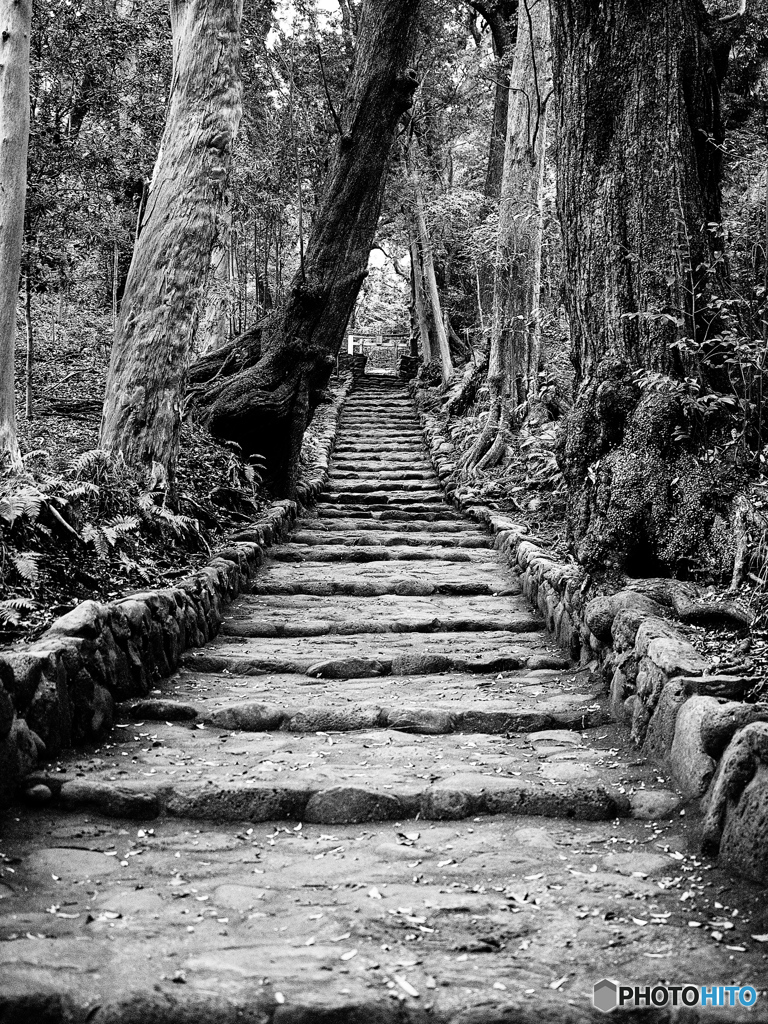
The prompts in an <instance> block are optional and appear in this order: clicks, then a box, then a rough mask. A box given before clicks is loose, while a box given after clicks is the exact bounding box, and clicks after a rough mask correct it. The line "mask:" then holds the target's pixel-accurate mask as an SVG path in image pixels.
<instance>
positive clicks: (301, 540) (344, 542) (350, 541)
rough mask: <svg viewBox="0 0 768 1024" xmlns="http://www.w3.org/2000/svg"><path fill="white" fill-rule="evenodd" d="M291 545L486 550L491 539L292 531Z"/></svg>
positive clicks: (458, 535)
mask: <svg viewBox="0 0 768 1024" xmlns="http://www.w3.org/2000/svg"><path fill="white" fill-rule="evenodd" d="M291 540H292V541H293V543H294V544H315V545H326V544H338V545H340V546H343V547H373V546H383V547H445V548H457V547H458V548H490V547H491V546H492V541H491V538H490V537H489V536H488V535H487V534H485V533H464V534H461V533H425V532H423V531H422V532H419V533H400V532H398V533H385V532H383V531H378V532H377V531H375V530H368V531H363V532H361V533H353V532H344V533H329V532H328V531H327V530H323V529H318V530H316V531H314V532H313V531H312V530H311V528H309V529H306V530H301V529H296V530H294V531H293V533H292V534H291Z"/></svg>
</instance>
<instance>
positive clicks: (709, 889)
mask: <svg viewBox="0 0 768 1024" xmlns="http://www.w3.org/2000/svg"><path fill="white" fill-rule="evenodd" d="M121 711H122V713H121V717H120V720H119V724H118V726H117V728H116V729H115V731H114V735H113V736H112V737H110V739H109V740H108V741H107V742H105V743H103V744H102V746H101V747H99V748H98V749H91V750H87V751H81V752H78V753H77V754H75V755H73V756H72V757H70V758H69V759H68V760H67V761H65V762H63V763H62V764H59V765H52V766H51V767H50V769H49V770H47V771H45V772H42V773H39V775H38V777H37V778H35V779H33V780H32V783H31V792H30V800H31V801H34V800H35V799H36V798H37V799H42V798H46V797H49V796H50V798H49V799H48V800H47V802H45V803H41V804H39V805H38V806H35V805H34V802H33V803H32V805H31V806H27V807H24V809H23V810H18V811H17V812H16V813H15V814H11V815H9V816H7V818H6V820H5V821H4V822H3V835H2V843H1V844H0V849H1V852H2V856H3V859H4V864H3V865H2V881H1V882H0V897H2V898H1V899H0V939H2V940H4V941H0V1022H2V1024H6V1022H7V1024H10V1022H13V1024H17V1022H18V1024H22V1022H23V1024H27V1022H33V1021H34V1022H37V1021H45V1022H52V1024H53V1022H57V1021H64V1020H67V1021H70V1020H71V1021H85V1020H86V1019H87V1020H89V1021H96V1022H97V1024H99V1022H104V1021H109V1022H112V1021H114V1022H117V1021H120V1022H129V1021H130V1022H134V1021H135V1022H137V1024H138V1022H142V1024H145V1022H152V1024H155V1022H161V1021H162V1022H165V1021H167V1022H184V1024H190V1022H193V1021H194V1022H196V1021H200V1022H203V1021H205V1022H211V1021H216V1022H228V1021H230V1020H231V1021H235V1020H237V1021H241V1020H248V1021H256V1020H258V1021H275V1022H277V1024H282V1022H288V1021H291V1022H295V1021H302V1022H303V1021H306V1022H310V1021H312V1022H314V1021H323V1022H328V1024H330V1022H334V1024H335V1022H337V1021H338V1022H342V1021H343V1022H350V1024H352V1022H355V1021H358V1020H361V1021H362V1019H363V1018H366V1019H369V1018H371V1015H373V1016H374V1018H375V1020H376V1021H377V1022H378V1021H381V1022H384V1021H390V1020H392V1021H404V1020H414V1021H415V1020H422V1018H423V1019H424V1020H435V1021H455V1022H457V1024H458V1022H459V1021H461V1022H469V1021H477V1022H480V1021H483V1022H485V1021H496V1020H498V1021H509V1022H511V1021H513V1020H514V1021H521V1022H525V1021H529V1020H530V1021H533V1020H537V1021H541V1020H542V1019H545V1020H551V1021H566V1022H567V1021H582V1020H591V1019H594V1015H595V1013H596V1011H594V1010H593V1009H592V1008H591V993H592V985H593V983H594V982H596V981H598V980H599V979H600V978H603V977H605V976H608V977H610V978H616V979H619V980H621V981H623V982H628V983H629V982H631V983H643V984H649V983H653V982H656V981H658V980H659V979H666V980H667V981H669V982H670V983H684V982H688V981H691V982H693V983H698V984H703V983H707V984H711V983H721V984H730V983H752V984H754V985H755V986H756V987H758V988H759V987H761V985H764V984H765V981H766V959H765V956H764V955H763V953H762V949H764V948H765V949H768V946H764V947H763V946H761V945H760V944H759V943H757V942H755V941H753V940H752V939H751V935H752V934H754V933H760V932H761V931H763V932H766V931H768V919H766V918H765V911H763V910H762V908H761V898H760V893H759V892H758V891H757V890H756V889H753V888H750V887H749V886H739V885H737V884H735V883H734V882H733V880H732V879H729V878H727V877H726V876H723V875H721V874H720V873H719V872H718V871H717V870H716V869H713V868H712V867H711V865H709V864H706V863H703V862H701V860H700V859H698V858H697V857H696V856H695V854H694V853H693V852H692V851H695V849H696V847H695V831H696V820H695V819H696V816H695V813H694V809H693V808H685V809H683V808H682V807H681V806H680V801H679V800H678V798H677V797H676V795H675V794H674V793H673V792H671V791H670V790H669V789H668V788H667V786H666V783H665V781H664V779H663V778H661V777H660V776H658V774H657V773H656V772H655V771H654V770H653V768H652V766H649V765H647V764H646V763H644V762H643V761H642V760H640V759H639V758H638V757H637V756H636V754H635V752H634V751H633V750H632V749H631V748H629V747H628V746H627V744H626V741H625V738H624V737H623V736H622V735H620V734H619V733H618V732H617V730H616V729H615V727H614V726H613V725H611V724H610V723H609V718H608V715H607V712H606V709H605V698H604V695H603V693H602V690H601V687H600V685H599V680H597V679H596V678H594V677H593V675H592V674H591V672H590V671H589V670H588V669H584V670H580V671H578V670H574V669H573V668H572V667H571V666H570V665H569V662H568V661H567V659H565V658H564V657H563V655H562V652H560V651H559V650H558V649H557V648H556V647H555V646H554V645H553V644H552V642H551V640H550V639H549V637H548V636H547V635H546V633H545V632H544V630H543V626H542V622H541V620H540V618H539V617H538V616H537V615H536V614H534V613H533V612H531V610H530V608H529V607H528V606H527V604H526V602H525V601H524V599H523V598H522V596H521V594H520V588H519V586H518V584H517V581H516V578H515V577H514V575H513V574H512V572H511V571H510V570H509V568H508V567H507V566H506V565H505V564H504V563H502V561H501V560H500V559H499V557H498V556H497V555H496V553H495V551H494V550H493V549H492V548H491V547H490V540H489V537H488V536H487V535H486V534H485V533H483V532H482V531H480V530H479V529H478V527H477V526H476V525H475V524H473V523H471V522H469V521H467V520H466V519H464V518H462V517H461V516H460V515H459V514H458V513H457V512H456V511H455V510H454V509H453V508H452V507H451V506H450V505H449V504H447V503H446V502H445V500H444V498H443V495H442V493H441V491H440V488H439V486H438V482H437V479H436V477H435V475H434V473H433V470H432V467H431V464H430V462H429V459H428V457H427V455H426V452H425V449H424V447H423V444H422V440H421V434H420V431H419V426H418V421H417V419H416V416H415V414H414V412H413V409H412V405H411V402H410V400H409V398H408V395H407V392H406V390H405V389H404V388H403V387H402V386H400V385H399V384H398V383H396V382H395V381H394V380H393V379H387V378H383V377H370V378H364V380H363V382H362V385H361V386H360V388H359V389H358V390H357V391H356V392H355V393H354V394H353V396H352V397H351V399H350V400H349V401H348V403H347V406H346V408H345V410H344V413H343V417H342V423H341V429H340V434H339V438H338V442H337V445H336V450H335V457H334V461H333V465H332V471H331V481H330V488H329V491H328V493H327V494H326V495H325V496H324V498H323V499H322V501H321V502H320V503H319V504H318V506H317V507H316V509H315V510H314V511H313V512H312V513H308V514H307V516H306V517H305V518H304V519H302V520H300V521H299V522H298V524H297V526H296V529H295V530H294V532H293V534H292V537H291V539H290V542H289V543H286V544H283V545H282V546H280V547H278V548H276V549H274V550H273V552H272V554H271V558H270V559H269V561H268V562H267V564H266V566H265V567H264V570H263V571H262V572H261V574H260V576H259V577H258V580H257V583H256V586H254V587H253V590H252V593H251V594H249V595H248V596H246V597H243V598H241V599H240V600H239V601H238V602H237V603H236V604H235V605H234V606H233V607H232V608H231V609H230V611H229V614H228V617H227V619H226V623H225V626H224V629H223V630H222V633H221V635H220V636H219V638H218V639H217V640H216V641H214V642H212V643H211V644H209V645H208V646H207V647H206V648H204V649H202V650H198V651H191V652H189V653H188V654H187V655H186V657H185V662H184V667H183V668H182V670H181V671H180V672H179V673H177V674H176V676H174V677H173V678H172V679H170V680H167V681H165V682H164V683H163V684H162V688H161V689H160V690H158V691H155V692H154V693H153V694H152V696H151V698H150V699H146V700H141V701H135V702H133V703H132V704H130V705H125V706H123V708H122V709H121ZM35 786H37V788H34V787H35ZM43 787H45V788H43ZM761 915H763V916H761ZM761 1010H762V1011H764V1013H763V1015H762V1016H761ZM717 1012H719V1013H721V1014H722V1015H723V1016H722V1019H723V1020H726V1019H727V1020H729V1021H734V1020H739V1019H742V1018H743V1019H747V1018H746V1011H743V1010H730V1009H727V1010H723V1011H716V1013H717ZM659 1013H660V1014H665V1013H666V1011H659ZM643 1019H647V1020H650V1019H664V1020H666V1019H668V1018H667V1017H666V1016H659V1017H656V1016H648V1017H644V1018H643ZM686 1019H691V1020H692V1019H697V1018H693V1017H691V1018H686ZM706 1019H708V1020H710V1019H712V1020H714V1019H719V1018H718V1016H717V1015H715V1014H710V1013H709V1012H708V1013H707V1016H706ZM749 1019H750V1020H758V1019H762V1020H768V999H767V1000H765V1001H764V1002H763V1003H762V1004H759V1005H758V1006H757V1007H756V1009H755V1010H753V1011H752V1012H751V1013H750V1014H749Z"/></svg>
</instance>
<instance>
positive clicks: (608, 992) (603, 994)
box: [592, 978, 619, 1013]
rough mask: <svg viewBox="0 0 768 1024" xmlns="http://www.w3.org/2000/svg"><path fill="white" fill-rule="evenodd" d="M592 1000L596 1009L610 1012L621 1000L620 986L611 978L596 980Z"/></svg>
mask: <svg viewBox="0 0 768 1024" xmlns="http://www.w3.org/2000/svg"><path fill="white" fill-rule="evenodd" d="M592 1002H593V1004H594V1006H595V1008H596V1009H598V1010H601V1011H602V1012H603V1013H610V1012H611V1010H615V1009H616V1006H617V1004H618V1002H619V986H618V985H617V984H616V982H615V981H611V980H610V979H609V978H603V979H602V981H598V982H596V983H595V988H594V991H593V992H592Z"/></svg>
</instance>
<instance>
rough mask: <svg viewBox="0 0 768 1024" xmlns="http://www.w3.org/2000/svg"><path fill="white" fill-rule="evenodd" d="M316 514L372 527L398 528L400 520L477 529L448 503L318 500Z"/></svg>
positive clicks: (416, 523) (441, 526) (415, 523)
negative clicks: (391, 525)
mask: <svg viewBox="0 0 768 1024" xmlns="http://www.w3.org/2000/svg"><path fill="white" fill-rule="evenodd" d="M317 511H318V515H319V516H320V517H321V518H323V519H334V518H338V519H345V520H350V521H351V520H355V521H356V522H359V521H360V520H362V521H363V522H369V523H370V524H371V527H374V526H375V524H376V523H379V524H381V523H383V524H385V528H387V529H388V528H389V527H388V526H386V524H388V523H398V527H397V528H398V529H400V526H399V523H400V522H401V521H406V522H411V523H413V525H414V526H417V525H418V524H420V523H433V524H434V525H435V526H439V527H440V529H442V528H443V526H444V524H445V523H447V522H454V523H455V524H457V525H461V526H467V527H468V528H469V529H477V526H476V525H475V526H472V525H470V524H469V523H468V522H467V520H465V519H462V517H461V515H460V514H459V513H458V512H455V511H454V510H453V509H452V508H451V507H450V505H444V506H443V507H442V508H440V507H436V508H433V507H432V506H429V507H421V508H419V507H417V506H415V505H410V506H409V507H408V508H407V509H402V508H396V507H393V506H389V505H377V506H374V505H324V504H323V503H322V501H321V502H318V505H317Z"/></svg>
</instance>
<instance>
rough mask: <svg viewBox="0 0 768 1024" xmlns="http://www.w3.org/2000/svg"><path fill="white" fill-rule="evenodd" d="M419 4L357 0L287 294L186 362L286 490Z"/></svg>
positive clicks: (371, 194) (335, 323) (366, 228)
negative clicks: (329, 134) (330, 134)
mask: <svg viewBox="0 0 768 1024" xmlns="http://www.w3.org/2000/svg"><path fill="white" fill-rule="evenodd" d="M418 8H419V4H418V2H417V0H367V2H366V3H365V5H364V7H363V11H362V16H361V19H360V30H359V34H358V37H357V45H356V50H355V62H354V68H353V71H352V75H351V78H350V81H349V85H348V87H347V92H346V96H345V100H344V104H343V108H342V111H341V125H342V134H341V136H340V137H339V138H338V140H337V142H336V146H335V149H334V152H333V156H332V159H331V164H330V167H329V170H328V175H327V178H326V182H325V186H324V189H323V195H322V198H321V199H320V202H319V205H318V208H317V210H316V212H315V216H314V219H313V224H312V231H311V233H310V236H309V241H308V243H307V248H306V252H305V255H304V260H303V264H302V266H301V267H300V268H299V270H298V271H297V273H296V276H295V277H294V279H293V281H292V282H291V285H290V288H289V289H288V294H287V296H286V298H285V299H284V301H283V302H282V303H281V305H280V306H279V307H278V308H277V309H276V310H275V311H274V313H273V314H272V315H271V316H270V317H268V318H267V319H265V320H264V321H263V322H262V324H261V325H260V326H259V328H258V329H254V330H253V331H252V332H251V333H250V337H249V338H248V339H247V340H246V338H245V337H244V338H242V339H236V340H235V342H233V343H232V345H230V346H226V347H225V348H224V349H223V350H222V353H221V354H220V356H219V358H218V359H215V358H214V357H209V358H208V359H206V360H204V361H201V362H200V363H199V364H198V365H197V366H196V367H194V368H193V374H192V378H191V379H192V381H193V383H195V384H198V385H200V387H199V388H198V394H197V405H198V409H199V411H200V414H201V418H202V419H203V421H204V422H206V423H207V424H208V426H209V428H210V429H211V431H212V432H213V433H214V434H217V435H219V436H221V437H225V438H228V439H230V440H234V441H237V442H238V443H239V444H241V445H242V447H243V449H244V451H245V453H246V454H250V453H255V452H259V453H261V454H262V455H264V456H265V457H266V458H267V460H268V464H269V465H270V467H271V469H272V470H273V475H274V486H275V487H276V489H277V490H278V491H279V492H280V493H284V494H291V493H293V491H294V488H295V483H296V476H297V472H298V460H299V454H300V448H301V438H302V435H303V432H304V430H305V428H306V425H307V423H308V422H309V418H310V416H311V414H312V409H313V407H314V405H315V403H316V401H317V397H318V395H319V392H320V391H321V390H322V388H324V387H325V385H326V383H327V382H328V378H329V376H330V374H331V371H332V370H333V367H334V365H335V360H336V356H337V354H338V351H339V347H340V345H341V342H342V340H343V338H344V333H345V329H346V326H347V322H348V321H349V318H350V315H351V313H352V310H353V308H354V304H355V300H356V298H357V294H358V291H359V289H360V285H361V283H362V281H363V279H364V277H365V275H366V272H367V265H368V257H369V254H370V249H371V245H372V244H373V240H374V235H375V231H376V226H377V222H378V219H379V211H380V208H381V199H382V194H383V190H384V182H385V177H386V169H387V163H388V159H389V154H390V150H391V147H392V141H393V138H394V132H395V127H396V125H397V122H398V121H399V119H400V117H401V115H402V114H403V113H404V111H405V110H407V109H408V107H409V106H410V103H411V98H412V95H413V91H414V89H415V87H416V76H415V74H414V73H413V72H412V71H408V70H407V63H408V56H409V50H410V45H411V41H412V39H413V35H414V26H415V19H416V16H417V13H418ZM260 350H263V352H264V356H263V358H259V357H258V355H257V353H258V352H259V351H260ZM214 377H215V378H216V379H215V380H213V378H214Z"/></svg>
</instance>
